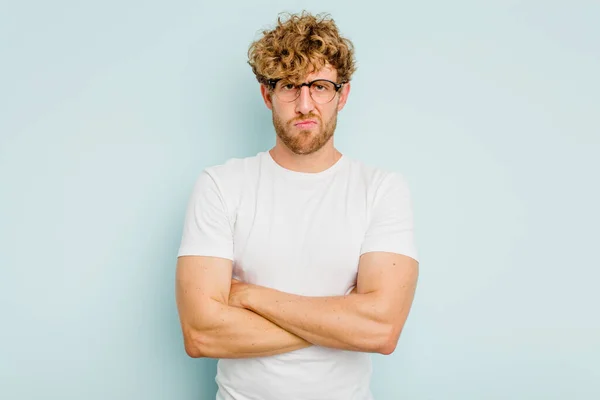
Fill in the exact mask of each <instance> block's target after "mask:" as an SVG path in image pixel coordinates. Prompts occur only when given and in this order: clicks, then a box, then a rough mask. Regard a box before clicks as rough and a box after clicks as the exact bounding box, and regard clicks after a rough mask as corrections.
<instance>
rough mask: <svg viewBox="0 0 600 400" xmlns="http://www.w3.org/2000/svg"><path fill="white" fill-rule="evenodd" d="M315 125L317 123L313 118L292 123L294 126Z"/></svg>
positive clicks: (310, 126) (308, 126) (306, 126)
mask: <svg viewBox="0 0 600 400" xmlns="http://www.w3.org/2000/svg"><path fill="white" fill-rule="evenodd" d="M315 125H317V122H316V121H313V120H307V121H298V122H296V123H295V124H294V126H297V127H298V128H312V127H313V126H315Z"/></svg>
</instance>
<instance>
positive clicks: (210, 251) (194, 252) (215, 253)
mask: <svg viewBox="0 0 600 400" xmlns="http://www.w3.org/2000/svg"><path fill="white" fill-rule="evenodd" d="M181 256H203V257H219V258H226V259H228V260H231V261H233V255H232V254H231V250H228V249H224V248H223V249H215V248H202V247H192V246H182V247H180V248H179V251H178V252H177V257H181Z"/></svg>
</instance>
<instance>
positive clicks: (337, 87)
mask: <svg viewBox="0 0 600 400" xmlns="http://www.w3.org/2000/svg"><path fill="white" fill-rule="evenodd" d="M281 80H283V79H269V80H267V83H268V84H269V86H270V87H271V90H275V85H277V82H279V81H281ZM319 81H325V82H329V83H331V84H332V85H333V87H335V93H336V94H337V93H338V92H339V91H340V89H341V88H342V87H343V86H344V84H346V83H348V82H346V81H344V82H342V83H337V82H333V81H330V80H329V79H322V78H321V79H315V80H313V81H310V82H304V83H301V84H300V85H297V87H298V97H300V92H301V91H302V87H303V86H308V90H309V91H310V87H311V86H312V85H313V84H314V83H315V82H319ZM298 97H296V98H295V99H294V100H290V101H287V102H286V103H291V102H292V101H296V100H297V99H298ZM310 97H311V98H312V94H311V96H310ZM334 98H335V95H333V97H332V98H331V100H333V99H334ZM331 100H329V101H328V102H327V103H329V102H331ZM327 103H323V104H327Z"/></svg>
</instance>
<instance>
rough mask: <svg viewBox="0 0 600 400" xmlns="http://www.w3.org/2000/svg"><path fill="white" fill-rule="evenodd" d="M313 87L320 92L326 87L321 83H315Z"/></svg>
mask: <svg viewBox="0 0 600 400" xmlns="http://www.w3.org/2000/svg"><path fill="white" fill-rule="evenodd" d="M315 89H317V90H318V91H320V92H322V91H323V90H325V89H327V88H326V87H325V86H323V85H315Z"/></svg>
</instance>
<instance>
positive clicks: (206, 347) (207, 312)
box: [176, 256, 310, 358]
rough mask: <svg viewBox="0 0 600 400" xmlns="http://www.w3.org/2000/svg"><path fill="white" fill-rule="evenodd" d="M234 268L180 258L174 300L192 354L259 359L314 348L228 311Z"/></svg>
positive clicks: (220, 261) (246, 314)
mask: <svg viewBox="0 0 600 400" xmlns="http://www.w3.org/2000/svg"><path fill="white" fill-rule="evenodd" d="M231 269H232V262H231V260H228V259H225V258H217V257H201V256H187V257H179V258H178V261H177V276H176V298H177V307H178V310H179V317H180V322H181V329H182V331H183V339H184V344H185V350H186V352H187V353H188V355H190V356H191V357H210V358H245V357H261V356H270V355H275V354H280V353H285V352H289V351H292V350H297V349H301V348H304V347H308V346H310V343H308V342H306V341H305V340H303V339H301V338H299V337H298V336H296V335H294V334H292V333H289V332H287V331H285V330H283V329H282V328H280V327H279V326H277V325H275V324H274V323H272V322H270V321H268V320H266V319H264V318H263V317H261V316H259V315H257V314H255V313H253V312H252V311H248V310H244V309H240V308H235V307H231V306H229V305H228V301H227V300H228V298H229V289H230V284H231Z"/></svg>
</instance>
